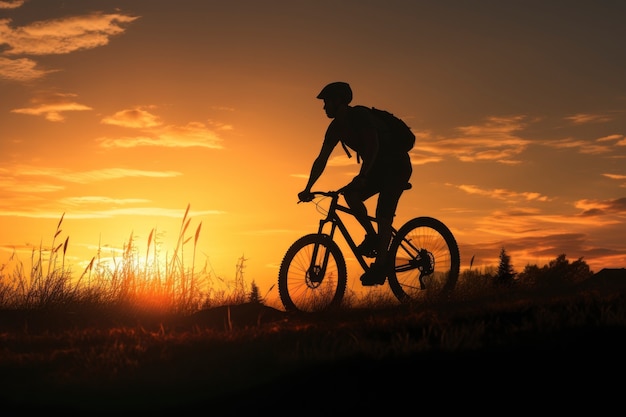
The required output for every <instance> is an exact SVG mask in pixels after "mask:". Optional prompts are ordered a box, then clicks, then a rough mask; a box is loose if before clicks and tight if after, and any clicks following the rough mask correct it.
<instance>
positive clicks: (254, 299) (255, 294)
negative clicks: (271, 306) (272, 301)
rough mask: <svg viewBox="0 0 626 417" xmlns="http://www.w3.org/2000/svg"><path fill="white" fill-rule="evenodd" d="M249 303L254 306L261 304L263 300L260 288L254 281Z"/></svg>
mask: <svg viewBox="0 0 626 417" xmlns="http://www.w3.org/2000/svg"><path fill="white" fill-rule="evenodd" d="M248 299H249V301H250V302H251V303H253V304H261V303H262V302H263V299H262V298H261V294H260V292H259V287H258V286H257V285H256V283H255V282H254V281H252V283H251V284H250V295H249V298H248Z"/></svg>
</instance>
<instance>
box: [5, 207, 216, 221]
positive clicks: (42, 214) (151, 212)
mask: <svg viewBox="0 0 626 417" xmlns="http://www.w3.org/2000/svg"><path fill="white" fill-rule="evenodd" d="M224 213H225V212H223V211H220V210H200V211H194V212H190V213H189V216H193V217H196V216H207V215H211V216H213V215H221V214H224ZM117 216H142V217H146V216H155V217H172V218H180V217H181V211H180V210H179V209H170V208H163V207H129V208H120V209H111V210H88V211H82V212H81V211H72V212H67V213H65V215H64V219H108V218H112V217H117ZM0 217H28V218H36V219H58V218H59V212H58V211H45V210H38V211H32V212H31V211H18V210H14V211H7V210H4V211H0Z"/></svg>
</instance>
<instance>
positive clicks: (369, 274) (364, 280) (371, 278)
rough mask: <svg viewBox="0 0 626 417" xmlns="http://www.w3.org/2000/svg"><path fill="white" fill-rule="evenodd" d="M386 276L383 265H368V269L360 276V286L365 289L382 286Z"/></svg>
mask: <svg viewBox="0 0 626 417" xmlns="http://www.w3.org/2000/svg"><path fill="white" fill-rule="evenodd" d="M386 279H387V275H386V273H385V267H384V265H380V264H378V263H376V262H374V263H372V264H371V265H370V268H369V269H368V270H367V271H365V273H364V274H363V275H361V284H363V286H365V287H371V286H373V285H383V284H384V283H385V280H386Z"/></svg>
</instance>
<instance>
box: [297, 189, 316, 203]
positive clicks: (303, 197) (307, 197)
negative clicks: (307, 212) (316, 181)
mask: <svg viewBox="0 0 626 417" xmlns="http://www.w3.org/2000/svg"><path fill="white" fill-rule="evenodd" d="M314 197H315V196H314V195H313V194H311V192H310V191H307V190H304V191H300V192H299V193H298V199H299V200H300V201H304V202H308V201H311V200H313V198H314Z"/></svg>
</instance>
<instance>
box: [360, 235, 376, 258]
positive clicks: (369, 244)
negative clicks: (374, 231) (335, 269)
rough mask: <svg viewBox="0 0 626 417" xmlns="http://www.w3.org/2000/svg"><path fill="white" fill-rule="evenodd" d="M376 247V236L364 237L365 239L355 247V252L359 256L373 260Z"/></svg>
mask: <svg viewBox="0 0 626 417" xmlns="http://www.w3.org/2000/svg"><path fill="white" fill-rule="evenodd" d="M377 245H378V235H365V239H364V240H363V242H361V244H360V245H359V246H357V248H356V251H357V253H358V254H359V255H361V256H365V257H366V258H375V257H376V247H377Z"/></svg>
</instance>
